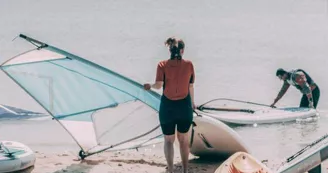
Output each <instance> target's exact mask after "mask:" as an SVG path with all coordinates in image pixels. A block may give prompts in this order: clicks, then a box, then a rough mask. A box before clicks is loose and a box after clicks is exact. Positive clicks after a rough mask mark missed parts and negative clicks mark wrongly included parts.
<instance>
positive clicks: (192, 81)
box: [189, 63, 195, 84]
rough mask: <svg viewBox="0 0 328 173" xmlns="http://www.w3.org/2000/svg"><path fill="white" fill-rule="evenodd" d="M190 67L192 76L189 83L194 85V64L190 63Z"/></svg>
mask: <svg viewBox="0 0 328 173" xmlns="http://www.w3.org/2000/svg"><path fill="white" fill-rule="evenodd" d="M190 65H191V76H190V80H189V83H191V84H193V83H195V70H194V65H193V64H192V63H190Z"/></svg>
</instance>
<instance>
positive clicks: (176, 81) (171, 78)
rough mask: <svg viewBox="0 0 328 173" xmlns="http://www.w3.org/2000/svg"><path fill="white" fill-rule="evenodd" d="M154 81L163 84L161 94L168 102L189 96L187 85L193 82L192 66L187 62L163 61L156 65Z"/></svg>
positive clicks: (182, 60)
mask: <svg viewBox="0 0 328 173" xmlns="http://www.w3.org/2000/svg"><path fill="white" fill-rule="evenodd" d="M156 81H161V82H164V86H163V87H164V91H163V94H164V95H165V96H166V97H167V98H168V99H170V100H180V99H183V98H185V97H186V96H187V95H188V94H189V84H192V83H194V82H195V72H194V66H193V64H192V62H191V61H188V60H184V59H181V60H165V61H161V62H159V63H158V65H157V74H156Z"/></svg>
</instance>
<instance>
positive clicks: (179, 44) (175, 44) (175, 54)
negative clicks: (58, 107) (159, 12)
mask: <svg viewBox="0 0 328 173" xmlns="http://www.w3.org/2000/svg"><path fill="white" fill-rule="evenodd" d="M165 46H168V47H169V48H170V52H171V59H175V58H177V59H179V60H180V59H181V58H182V55H181V51H180V50H182V49H184V47H185V44H184V42H183V41H182V40H181V39H177V38H175V37H170V38H168V39H167V40H166V41H165Z"/></svg>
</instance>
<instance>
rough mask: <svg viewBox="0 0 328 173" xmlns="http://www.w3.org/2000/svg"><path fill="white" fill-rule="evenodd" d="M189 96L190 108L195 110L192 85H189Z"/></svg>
mask: <svg viewBox="0 0 328 173" xmlns="http://www.w3.org/2000/svg"><path fill="white" fill-rule="evenodd" d="M189 94H190V97H191V103H192V106H193V108H194V109H195V96H194V84H189Z"/></svg>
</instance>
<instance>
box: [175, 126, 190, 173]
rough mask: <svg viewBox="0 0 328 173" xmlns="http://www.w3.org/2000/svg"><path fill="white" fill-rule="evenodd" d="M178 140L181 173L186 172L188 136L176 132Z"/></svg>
mask: <svg viewBox="0 0 328 173" xmlns="http://www.w3.org/2000/svg"><path fill="white" fill-rule="evenodd" d="M178 140H179V144H180V155H181V160H182V168H183V173H187V172H188V161H189V150H190V149H189V136H188V132H187V133H179V132H178Z"/></svg>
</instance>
